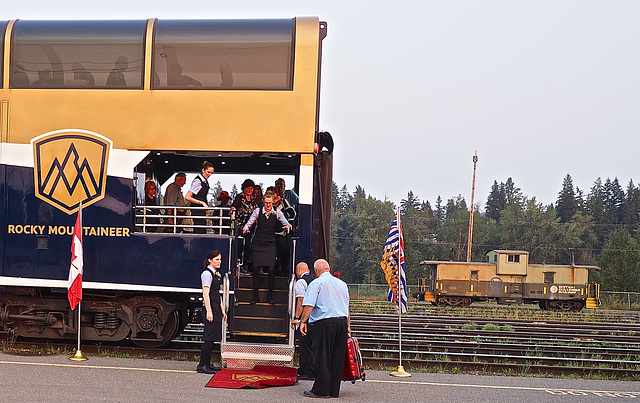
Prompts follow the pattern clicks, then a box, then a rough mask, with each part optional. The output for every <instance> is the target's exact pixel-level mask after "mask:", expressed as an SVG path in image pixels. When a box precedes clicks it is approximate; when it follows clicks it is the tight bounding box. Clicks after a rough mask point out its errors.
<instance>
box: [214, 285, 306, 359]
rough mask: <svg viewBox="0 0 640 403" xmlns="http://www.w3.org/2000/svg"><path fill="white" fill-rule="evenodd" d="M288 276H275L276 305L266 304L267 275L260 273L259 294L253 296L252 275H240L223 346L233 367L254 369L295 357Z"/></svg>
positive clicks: (222, 348) (274, 296)
mask: <svg viewBox="0 0 640 403" xmlns="http://www.w3.org/2000/svg"><path fill="white" fill-rule="evenodd" d="M290 286H291V284H290V283H289V278H287V277H286V276H276V281H275V284H274V287H273V293H272V297H273V300H274V303H273V304H270V303H267V297H268V276H267V275H260V278H259V283H258V295H259V299H260V302H258V303H256V304H251V300H252V299H253V278H252V276H250V275H240V276H239V277H237V278H236V284H235V290H234V314H233V324H232V326H230V329H229V339H228V340H226V341H223V343H222V345H221V352H222V359H223V360H224V361H226V364H227V367H230V368H251V367H253V366H254V365H256V364H268V365H288V364H290V363H291V361H292V360H293V353H294V348H295V346H294V343H293V340H292V339H293V336H292V334H291V331H290V327H289V323H290V319H289V318H290V311H289V310H290V299H291V297H290V295H291V294H290Z"/></svg>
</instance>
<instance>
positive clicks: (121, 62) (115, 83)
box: [107, 56, 129, 87]
mask: <svg viewBox="0 0 640 403" xmlns="http://www.w3.org/2000/svg"><path fill="white" fill-rule="evenodd" d="M128 67H129V59H128V58H127V57H126V56H118V58H117V59H116V63H115V67H114V68H113V69H112V70H111V72H109V76H108V77H107V87H126V86H127V80H125V78H124V72H125V71H127V68H128Z"/></svg>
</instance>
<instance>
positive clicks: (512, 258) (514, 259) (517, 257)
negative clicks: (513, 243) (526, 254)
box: [507, 255, 520, 263]
mask: <svg viewBox="0 0 640 403" xmlns="http://www.w3.org/2000/svg"><path fill="white" fill-rule="evenodd" d="M507 261H508V262H511V263H520V255H508V256H507Z"/></svg>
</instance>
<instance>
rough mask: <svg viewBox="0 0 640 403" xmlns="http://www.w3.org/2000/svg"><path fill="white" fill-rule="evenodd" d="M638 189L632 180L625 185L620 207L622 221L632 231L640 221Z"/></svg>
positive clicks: (636, 228) (639, 191)
mask: <svg viewBox="0 0 640 403" xmlns="http://www.w3.org/2000/svg"><path fill="white" fill-rule="evenodd" d="M639 214H640V189H638V188H637V187H636V186H635V185H634V184H633V180H630V181H629V185H627V192H626V195H625V201H624V206H623V207H622V223H623V224H624V225H625V226H626V227H627V229H628V230H629V231H630V232H631V233H634V232H636V231H637V230H638V224H639V223H640V216H639Z"/></svg>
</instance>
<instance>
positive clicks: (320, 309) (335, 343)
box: [300, 259, 351, 397]
mask: <svg viewBox="0 0 640 403" xmlns="http://www.w3.org/2000/svg"><path fill="white" fill-rule="evenodd" d="M313 268H314V270H315V274H316V278H315V280H313V281H312V282H311V283H309V286H308V287H307V293H306V294H305V296H304V300H303V301H302V317H301V318H300V332H301V333H302V334H305V335H306V334H309V335H310V336H311V341H312V342H311V345H312V348H313V373H314V375H315V377H316V380H315V381H314V382H313V386H312V387H311V390H308V391H304V393H303V395H304V396H306V397H329V396H330V397H339V395H340V384H341V383H342V371H343V370H344V359H345V355H346V351H347V336H348V334H349V333H351V326H350V324H349V289H348V287H347V284H346V283H345V282H344V281H342V280H340V279H338V278H337V277H334V276H332V275H331V267H330V266H329V262H327V261H326V260H324V259H318V260H316V261H315V263H314V264H313Z"/></svg>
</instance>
